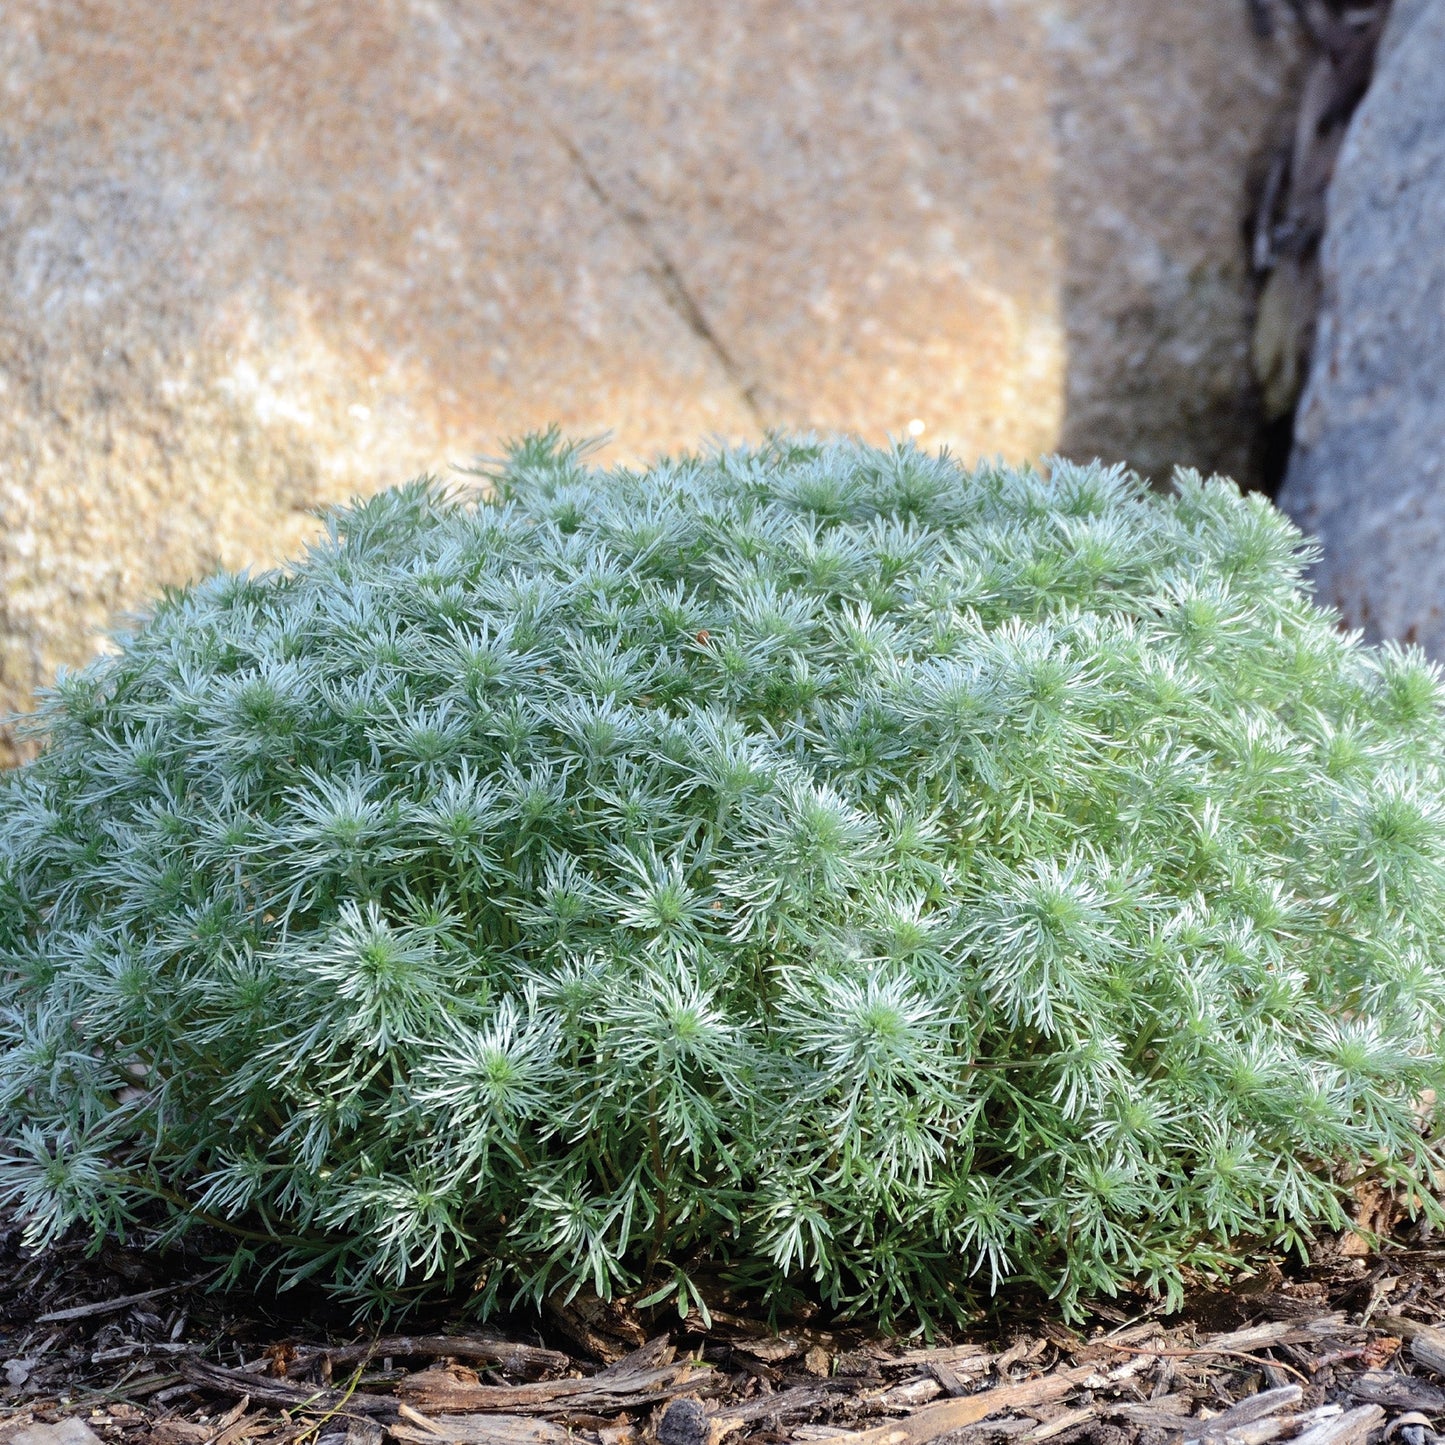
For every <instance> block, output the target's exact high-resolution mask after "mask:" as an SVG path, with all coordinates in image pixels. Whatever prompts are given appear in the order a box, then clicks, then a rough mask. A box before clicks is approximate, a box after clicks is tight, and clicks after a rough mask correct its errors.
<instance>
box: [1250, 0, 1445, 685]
mask: <svg viewBox="0 0 1445 1445" xmlns="http://www.w3.org/2000/svg"><path fill="white" fill-rule="evenodd" d="M1322 262H1323V272H1324V304H1323V309H1322V311H1321V315H1320V322H1319V330H1318V333H1317V335H1316V340H1315V348H1314V356H1313V358H1312V362H1311V368H1310V379H1309V383H1308V385H1307V387H1306V389H1305V394H1304V399H1303V401H1302V403H1301V406H1300V410H1299V413H1298V416H1297V418H1296V424H1295V451H1294V455H1293V457H1292V458H1291V460H1290V466H1289V472H1288V475H1287V477H1286V480H1285V485H1284V487H1283V488H1282V490H1281V492H1280V497H1279V501H1280V505H1281V506H1283V507H1284V509H1285V510H1286V511H1287V512H1289V513H1290V515H1291V516H1292V517H1294V519H1295V520H1296V521H1297V522H1298V523H1299V525H1300V526H1301V527H1303V528H1304V529H1305V530H1306V531H1307V532H1310V533H1312V534H1314V535H1315V536H1316V537H1318V538H1319V539H1320V541H1321V542H1322V544H1323V547H1324V555H1323V558H1322V560H1321V561H1320V563H1319V565H1318V566H1317V567H1316V569H1315V573H1314V580H1315V585H1316V587H1317V588H1318V591H1319V594H1320V597H1321V600H1322V601H1324V602H1327V603H1329V604H1330V605H1332V606H1334V607H1337V608H1339V610H1340V612H1341V613H1342V615H1343V617H1344V619H1345V621H1346V622H1347V623H1348V624H1349V625H1350V626H1351V627H1358V628H1361V629H1363V631H1364V633H1365V635H1366V638H1367V639H1368V640H1370V641H1380V640H1382V639H1385V638H1397V639H1400V640H1403V641H1409V642H1418V643H1420V644H1421V645H1422V646H1423V647H1425V648H1426V649H1427V650H1428V651H1430V652H1431V653H1433V654H1434V655H1436V656H1437V657H1445V0H1407V3H1405V4H1403V5H1401V6H1400V7H1399V8H1398V9H1397V11H1396V13H1395V15H1394V16H1393V17H1392V19H1391V24H1390V28H1389V30H1388V31H1387V33H1386V35H1385V39H1384V43H1383V45H1382V47H1381V59H1380V68H1379V70H1378V71H1377V73H1376V77H1375V80H1374V83H1373V85H1372V86H1371V87H1370V91H1369V93H1368V94H1367V95H1366V97H1365V99H1364V101H1363V102H1362V103H1361V105H1360V108H1359V110H1358V111H1356V113H1355V116H1354V119H1353V121H1352V122H1351V126H1350V132H1349V135H1348V136H1347V138H1346V140H1345V145H1344V148H1343V149H1342V151H1341V153H1340V158H1339V162H1338V165H1337V168H1336V171H1335V177H1334V181H1333V183H1332V186H1331V189H1330V198H1329V221H1328V228H1327V231H1326V236H1325V242H1324V248H1323V254H1322Z"/></svg>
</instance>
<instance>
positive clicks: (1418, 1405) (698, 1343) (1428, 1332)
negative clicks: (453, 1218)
mask: <svg viewBox="0 0 1445 1445" xmlns="http://www.w3.org/2000/svg"><path fill="white" fill-rule="evenodd" d="M196 1263H197V1261H196V1260H195V1259H191V1260H189V1261H187V1260H185V1259H180V1260H178V1259H176V1258H174V1257H173V1256H159V1255H154V1254H147V1253H146V1252H144V1251H141V1250H108V1251H106V1252H105V1253H103V1254H102V1255H100V1256H99V1257H96V1258H92V1259H88V1258H86V1257H85V1254H84V1251H83V1250H82V1249H81V1248H80V1246H79V1245H76V1246H74V1247H64V1248H62V1249H59V1250H57V1251H52V1252H51V1253H50V1254H49V1255H47V1256H43V1257H39V1258H36V1257H32V1256H30V1255H29V1254H28V1252H27V1251H26V1250H24V1249H23V1248H22V1247H21V1244H20V1240H19V1234H18V1231H16V1230H15V1229H13V1228H7V1227H6V1226H5V1225H4V1224H3V1223H0V1445H93V1441H95V1440H99V1441H102V1442H107V1445H148V1442H154V1445H243V1442H257V1445H263V1442H267V1445H283V1442H284V1445H292V1442H301V1445H391V1442H395V1445H442V1442H446V1441H454V1442H476V1445H487V1442H498V1445H534V1442H535V1445H562V1442H564V1441H569V1440H575V1441H579V1442H591V1445H625V1442H638V1445H642V1442H648V1441H657V1442H660V1445H721V1442H724V1441H727V1442H737V1445H744V1442H749V1441H757V1442H782V1441H812V1442H817V1441H836V1442H838V1445H920V1442H929V1441H945V1440H947V1441H957V1442H974V1441H977V1442H986V1441H1017V1442H1028V1445H1032V1442H1039V1441H1045V1440H1050V1441H1055V1442H1058V1445H1072V1442H1075V1441H1097V1442H1102V1445H1136V1442H1137V1445H1166V1442H1172V1441H1198V1442H1200V1445H1264V1442H1266V1441H1270V1440H1290V1439H1293V1440H1295V1441H1298V1442H1300V1445H1354V1442H1365V1441H1367V1440H1369V1441H1383V1440H1387V1439H1388V1440H1394V1439H1398V1440H1400V1441H1401V1442H1402V1445H1437V1440H1438V1438H1439V1437H1437V1436H1436V1433H1435V1425H1436V1423H1437V1422H1439V1421H1441V1420H1445V1329H1441V1328H1437V1327H1436V1326H1437V1324H1445V1249H1442V1248H1438V1247H1435V1246H1434V1245H1433V1243H1432V1241H1431V1240H1430V1239H1429V1237H1428V1235H1426V1236H1424V1237H1423V1238H1422V1237H1421V1236H1419V1235H1416V1236H1415V1237H1413V1238H1411V1239H1410V1240H1408V1241H1407V1242H1404V1243H1400V1242H1397V1243H1394V1244H1389V1245H1386V1246H1384V1247H1382V1248H1381V1249H1380V1250H1376V1251H1371V1250H1369V1249H1368V1247H1367V1246H1365V1245H1364V1243H1363V1241H1362V1240H1361V1238H1360V1237H1359V1236H1355V1235H1346V1236H1343V1237H1341V1239H1338V1240H1335V1241H1332V1242H1329V1243H1327V1244H1326V1246H1325V1247H1324V1248H1323V1249H1322V1250H1321V1251H1319V1252H1318V1253H1317V1254H1316V1257H1315V1260H1314V1262H1313V1264H1312V1265H1311V1266H1310V1267H1309V1268H1295V1269H1293V1270H1291V1271H1287V1272H1282V1271H1281V1270H1280V1269H1279V1268H1276V1267H1274V1266H1270V1267H1268V1268H1266V1269H1264V1270H1262V1271H1260V1272H1257V1273H1256V1274H1255V1275H1254V1276H1252V1277H1250V1278H1247V1279H1243V1280H1241V1281H1238V1282H1237V1283H1235V1284H1234V1285H1233V1286H1232V1287H1230V1288H1219V1287H1215V1288H1201V1289H1200V1290H1199V1291H1197V1292H1196V1293H1195V1294H1194V1295H1193V1296H1191V1298H1190V1300H1189V1303H1188V1305H1187V1307H1186V1308H1185V1309H1184V1311H1182V1312H1181V1313H1180V1314H1178V1315H1174V1316H1168V1317H1166V1316H1164V1315H1162V1314H1161V1313H1159V1312H1158V1310H1157V1307H1155V1306H1150V1304H1149V1303H1148V1301H1147V1300H1144V1299H1141V1300H1140V1301H1139V1302H1138V1305H1137V1307H1136V1308H1135V1309H1134V1310H1133V1311H1132V1312H1131V1311H1130V1310H1129V1309H1128V1308H1127V1307H1120V1302H1119V1301H1114V1302H1112V1303H1111V1304H1108V1305H1103V1304H1101V1305H1099V1306H1098V1307H1097V1310H1096V1313H1095V1315H1094V1317H1093V1318H1092V1319H1091V1320H1090V1321H1089V1322H1088V1323H1087V1324H1085V1325H1084V1326H1082V1327H1079V1328H1075V1329H1069V1328H1065V1327H1064V1326H1062V1325H1061V1324H1060V1323H1059V1322H1058V1319H1057V1316H1056V1314H1054V1313H1052V1312H1051V1311H1050V1308H1049V1306H1048V1303H1047V1301H1044V1300H1042V1299H1040V1300H1034V1301H1029V1300H1024V1299H1020V1298H1010V1299H1006V1300H1004V1301H1003V1302H1002V1304H1001V1306H1000V1310H999V1313H998V1314H997V1315H996V1316H994V1317H993V1318H991V1319H990V1320H989V1321H987V1322H986V1323H984V1324H981V1325H980V1327H979V1328H978V1329H977V1330H976V1331H973V1332H970V1333H968V1334H966V1335H961V1336H958V1337H956V1338H950V1339H947V1340H943V1341H938V1340H935V1341H933V1342H931V1343H924V1342H922V1341H921V1340H918V1339H913V1340H899V1339H888V1338H883V1337H880V1336H878V1335H876V1334H870V1333H869V1332H868V1331H866V1330H864V1329H861V1328H859V1327H857V1326H856V1325H854V1326H847V1327H828V1326H826V1325H824V1324H819V1323H817V1322H816V1320H815V1321H812V1322H806V1321H789V1320H785V1321H782V1322H780V1323H779V1325H778V1327H777V1328H776V1329H773V1328H770V1327H769V1325H768V1324H767V1322H766V1321H764V1320H762V1319H758V1318H751V1317H748V1316H747V1315H745V1314H733V1313H729V1312H727V1311H719V1312H717V1313H716V1314H715V1316H714V1318H713V1320H712V1323H711V1327H710V1328H707V1329H704V1328H703V1326H702V1323H701V1321H700V1320H698V1319H697V1318H696V1317H695V1316H694V1317H691V1318H689V1319H688V1320H685V1321H684V1320H679V1319H678V1318H677V1316H676V1315H675V1314H673V1315H672V1316H671V1317H669V1316H668V1315H666V1314H665V1313H658V1314H656V1315H650V1316H646V1317H644V1316H641V1315H638V1314H637V1313H635V1312H629V1311H626V1310H623V1309H617V1308H612V1307H603V1306H600V1305H597V1304H593V1305H592V1306H588V1305H587V1304H586V1303H585V1302H583V1303H580V1304H577V1303H574V1305H573V1306H571V1307H569V1308H568V1309H566V1310H556V1311H553V1312H551V1313H550V1314H548V1315H547V1316H545V1317H544V1318H542V1319H540V1320H537V1319H530V1318H523V1319H520V1320H513V1321H511V1322H510V1327H508V1328H487V1329H478V1328H475V1327H467V1326H464V1325H461V1324H458V1323H457V1322H456V1320H455V1319H453V1320H450V1321H449V1320H448V1319H447V1318H446V1317H445V1316H442V1317H433V1318H430V1319H427V1320H425V1321H420V1322H419V1321H418V1320H416V1319H412V1320H409V1321H408V1325H409V1327H410V1328H411V1329H412V1330H413V1333H409V1334H395V1333H394V1334H390V1335H379V1334H375V1333H370V1334H368V1333H366V1332H364V1331H362V1330H359V1329H355V1328H348V1326H347V1323H346V1320H345V1317H340V1318H334V1319H331V1320H327V1319H326V1318H325V1316H324V1311H323V1310H322V1307H321V1306H320V1304H319V1303H318V1302H316V1301H311V1302H307V1301H304V1300H296V1299H292V1297H291V1296H288V1295H282V1296H272V1297H270V1298H267V1299H262V1298H260V1297H258V1296H248V1295H244V1294H239V1293H236V1292H232V1293H227V1294H221V1293H216V1292H213V1291H210V1290H208V1288H207V1284H208V1274H209V1273H210V1272H209V1271H207V1270H205V1269H201V1270H199V1271H197V1270H196V1268H195V1266H196ZM287 1311H289V1313H287Z"/></svg>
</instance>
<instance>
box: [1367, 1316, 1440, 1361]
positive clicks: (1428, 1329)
mask: <svg viewBox="0 0 1445 1445" xmlns="http://www.w3.org/2000/svg"><path fill="white" fill-rule="evenodd" d="M1376 1324H1377V1325H1378V1326H1379V1327H1380V1328H1381V1329H1382V1330H1388V1331H1389V1332H1390V1333H1391V1334H1392V1335H1399V1337H1400V1338H1401V1339H1402V1340H1404V1341H1405V1342H1406V1343H1407V1344H1408V1345H1409V1346H1410V1354H1411V1355H1412V1356H1413V1357H1414V1358H1415V1360H1416V1361H1417V1362H1418V1363H1420V1364H1422V1365H1424V1367H1425V1368H1426V1369H1427V1370H1429V1371H1430V1372H1431V1374H1434V1375H1440V1376H1445V1330H1442V1329H1437V1328H1436V1327H1435V1326H1434V1325H1427V1324H1422V1323H1421V1322H1420V1321H1419V1320H1412V1319H1406V1317H1405V1316H1404V1315H1380V1316H1378V1317H1377V1318H1376Z"/></svg>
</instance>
